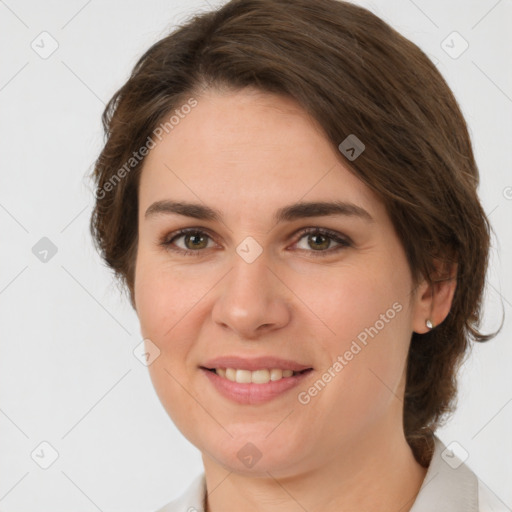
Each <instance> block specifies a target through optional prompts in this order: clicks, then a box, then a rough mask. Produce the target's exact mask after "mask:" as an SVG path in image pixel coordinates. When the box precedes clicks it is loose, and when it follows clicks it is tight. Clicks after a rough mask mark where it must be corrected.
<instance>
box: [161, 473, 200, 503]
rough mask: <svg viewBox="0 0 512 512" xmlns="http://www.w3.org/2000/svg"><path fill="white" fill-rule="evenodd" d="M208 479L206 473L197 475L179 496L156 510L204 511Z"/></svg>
mask: <svg viewBox="0 0 512 512" xmlns="http://www.w3.org/2000/svg"><path fill="white" fill-rule="evenodd" d="M205 496H206V480H205V475H204V473H200V474H199V475H197V476H196V477H195V478H194V480H193V481H192V483H191V484H190V485H189V486H188V487H187V489H186V490H185V491H184V492H183V494H181V495H180V496H179V497H178V498H176V499H174V500H173V501H171V502H170V503H167V505H165V506H164V507H162V508H159V509H158V510H157V511H156V512H204V499H205Z"/></svg>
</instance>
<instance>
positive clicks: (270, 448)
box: [135, 90, 425, 476]
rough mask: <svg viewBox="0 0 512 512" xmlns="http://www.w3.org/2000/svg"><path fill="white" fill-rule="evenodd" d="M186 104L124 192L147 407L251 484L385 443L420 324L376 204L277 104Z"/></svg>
mask: <svg viewBox="0 0 512 512" xmlns="http://www.w3.org/2000/svg"><path fill="white" fill-rule="evenodd" d="M197 100H198V103H197V106H195V107H194V108H191V109H190V112H189V113H188V114H187V115H183V116H182V117H180V120H179V123H177V124H175V125H174V128H173V129H172V130H171V131H169V133H168V134H165V132H164V136H163V137H162V139H161V141H160V142H158V143H157V144H156V146H155V147H154V148H153V149H152V150H151V151H150V153H149V155H148V156H147V158H146V161H145V163H144V169H143V172H142V176H141V182H140V189H139V242H138V244H139V245H138V252H137V263H136V276H135V304H136V310H137V314H138V317H139V319H140V324H141V332H142V335H143V337H144V338H146V339H148V340H151V343H150V342H147V343H148V347H149V351H150V352H153V353H154V352H155V351H156V352H158V351H157V350H156V349H155V347H154V346H155V345H156V347H158V350H159V351H160V355H159V356H158V357H157V358H156V359H155V360H154V362H153V363H152V364H151V365H150V366H149V370H150V374H151V378H152V381H153V383H154V386H155V389H156V391H157V393H158V395H159V397H160V400H161V402H162V404H163V406H164V407H165V409H166V410H167V412H168V414H169V415H170V417H171V418H172V420H173V421H174V422H175V424H176V426H177V427H178V428H179V430H180V431H181V432H182V433H183V434H184V435H185V437H187V438H188V439H189V440H190V441H191V442H192V443H193V444H194V445H196V446H197V447H198V448H199V449H200V450H201V451H202V453H203V457H207V458H209V460H215V461H216V462H217V463H219V464H220V465H222V466H224V467H225V468H228V469H229V470H233V471H238V472H247V473H249V472H250V473H253V474H258V473H259V474H263V472H265V471H272V472H273V474H274V475H282V476H284V475H291V474H295V473H297V472H299V471H306V470H309V469H311V468H314V467H320V466H321V465H322V464H325V463H326V461H327V460H329V459H331V458H333V457H337V456H340V454H344V455H346V456H350V455H349V454H352V455H353V456H357V450H358V449H360V448H361V444H360V441H361V440H365V441H364V442H382V441H383V440H384V439H383V436H386V435H388V434H389V433H390V432H391V431H394V432H400V433H401V432H402V399H401V394H402V393H403V385H404V369H405V363H406V358H407V351H408V347H409V341H410V337H411V334H412V331H413V330H418V329H417V327H419V329H420V330H421V327H420V326H421V325H422V324H423V323H424V321H425V318H424V316H422V317H421V318H420V312H419V308H418V304H417V302H418V299H416V297H415V294H412V290H413V287H414V285H413V282H412V278H411V274H410V270H409V267H408V264H407V260H406V256H405V253H404V251H403V248H402V246H401V244H400V242H399V239H398V238H397V235H396V233H395V231H394V229H393V226H392V224H391V221H390V219H389V217H388V215H387V213H386V211H385V208H384V206H383V204H382V203H381V202H380V201H379V200H378V198H377V197H376V195H374V193H373V192H372V191H371V190H370V189H369V188H368V187H367V186H366V185H364V184H363V183H362V182H361V181H360V180H359V179H358V178H356V177H355V176H354V175H353V174H351V173H350V172H349V171H348V170H347V169H346V167H345V165H344V164H345V160H344V156H342V155H341V153H339V152H338V151H337V149H336V148H333V147H332V145H331V144H330V143H329V142H328V140H327V139H326V138H325V136H324V135H323V133H322V132H321V131H320V130H319V129H318V128H317V127H316V125H315V124H314V123H313V121H312V120H311V119H310V118H309V117H308V116H307V115H306V114H305V113H304V111H302V110H301V109H300V107H299V106H298V105H297V104H296V103H294V102H293V101H292V100H291V99H286V98H283V97H280V96H274V95H270V94H265V93H259V92H256V91H249V90H245V91H239V92H230V93H219V92H209V93H208V94H205V95H204V96H201V97H200V98H197ZM186 110H187V111H188V110H189V109H186ZM347 135H348V134H347ZM355 135H357V134H355ZM340 142H341V141H340ZM362 142H363V143H364V144H371V141H366V140H365V141H362ZM333 202H337V203H338V205H340V208H339V209H338V210H337V211H335V210H334V209H333V208H331V209H329V208H328V207H323V208H322V207H320V206H317V207H316V208H315V207H314V206H311V207H307V204H309V203H333ZM155 203H156V205H155ZM171 203H180V204H181V207H180V211H181V214H179V213H176V211H177V210H178V209H179V208H177V207H172V205H171ZM186 204H188V205H192V204H194V205H197V206H194V207H192V206H189V207H188V208H185V207H184V205H186ZM297 204H303V205H306V206H303V207H302V208H301V207H297V206H293V205H297ZM343 204H344V206H343ZM211 210H213V211H216V212H217V215H218V218H214V216H212V215H207V214H208V213H209V212H210V211H211ZM326 214H327V215H326ZM190 228H193V229H192V230H191V231H192V233H188V234H187V233H185V234H179V233H177V232H178V231H179V230H182V229H190ZM315 231H317V232H316V233H315ZM318 231H319V232H318ZM326 231H328V232H329V233H330V234H328V233H326ZM166 244H167V245H166ZM186 251H188V252H186ZM218 358H225V360H224V361H221V360H218V361H214V359H218ZM233 358H239V360H233ZM256 358H273V359H275V358H279V359H281V360H283V361H275V360H274V361H271V360H267V361H265V360H259V361H256ZM206 368H209V369H211V368H220V372H219V373H220V375H217V374H216V373H214V372H213V371H210V370H208V369H206ZM226 368H232V370H228V371H227V375H226V376H223V375H224V374H223V371H222V370H224V369H226ZM250 368H252V369H254V370H256V369H260V370H263V371H259V372H254V373H252V372H250V371H248V370H249V369H250ZM273 369H274V371H271V372H268V373H267V372H266V371H265V370H273ZM283 369H284V370H287V369H288V370H290V369H291V370H292V371H293V370H294V369H295V371H299V370H301V369H310V370H308V371H306V372H304V373H302V374H300V375H298V376H295V374H294V375H293V376H291V377H289V376H287V375H288V373H289V372H284V376H283V377H282V378H281V379H279V377H280V376H281V375H282V372H279V370H283ZM234 370H240V371H236V372H235V371H234ZM276 370H277V371H276ZM228 377H231V378H234V379H235V380H239V381H242V382H239V383H237V382H232V381H231V380H229V379H228ZM269 378H271V379H277V380H270V382H267V383H265V381H267V380H268V379H269ZM247 381H250V383H248V382H247ZM371 440H373V441H371Z"/></svg>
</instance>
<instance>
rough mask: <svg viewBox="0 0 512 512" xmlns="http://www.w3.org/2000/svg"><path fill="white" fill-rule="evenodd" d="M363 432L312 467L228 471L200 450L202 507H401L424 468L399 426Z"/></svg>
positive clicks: (263, 510) (333, 510)
mask: <svg viewBox="0 0 512 512" xmlns="http://www.w3.org/2000/svg"><path fill="white" fill-rule="evenodd" d="M394 432H395V435H393V436H392V435H391V434H389V433H387V432H386V435H383V433H382V431H380V433H379V435H368V434H367V433H363V434H362V435H360V436H359V438H358V439H356V440H352V441H351V442H350V443H346V446H344V448H343V450H342V451H340V452H338V453H337V454H335V456H333V457H332V459H330V460H325V461H322V463H321V464H318V465H317V466H316V467H314V469H309V470H307V471H302V472H300V471H297V472H294V473H293V474H292V473H289V474H288V475H287V476H281V474H280V476H277V477H276V476H275V474H274V475H272V471H266V472H265V473H264V474H265V475H266V476H260V475H258V477H253V476H247V475H242V474H239V473H235V472H230V471H227V470H226V469H224V468H223V467H222V466H220V465H219V464H218V463H217V462H216V461H215V460H214V459H212V458H210V457H208V456H205V455H204V454H203V463H204V467H205V477H206V486H207V490H208V493H207V494H208V497H207V500H206V501H207V504H206V512H222V511H225V510H244V511H246V512H270V511H275V510H276V509H278V510H279V511H280V512H292V511H293V512H297V511H298V510H300V509H302V510H307V511H308V512H320V511H322V512H340V511H342V512H349V511H350V512H355V511H360V510H365V511H366V512H377V511H378V512H388V511H389V512H396V511H397V510H400V512H407V511H409V510H410V508H411V507H412V506H413V503H414V501H415V499H416V496H417V494H418V491H419V489H420V487H421V484H422V483H423V480H424V478H425V475H426V472H427V469H426V468H424V467H422V466H421V465H420V464H419V463H418V462H416V460H415V458H414V455H413V453H412V450H411V449H410V447H409V445H408V443H407V441H406V440H405V437H404V435H403V432H402V430H401V429H396V428H395V429H394Z"/></svg>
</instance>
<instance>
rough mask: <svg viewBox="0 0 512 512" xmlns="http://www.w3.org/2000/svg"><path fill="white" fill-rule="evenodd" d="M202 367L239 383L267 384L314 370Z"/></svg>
mask: <svg viewBox="0 0 512 512" xmlns="http://www.w3.org/2000/svg"><path fill="white" fill-rule="evenodd" d="M201 368H203V369H204V370H208V371H210V372H212V373H215V374H217V375H218V376H219V377H221V378H223V379H226V380H229V381H231V382H238V383H239V384H251V383H252V384H267V383H269V382H276V381H280V380H282V379H287V378H290V377H295V376H297V375H301V374H304V373H307V372H310V371H312V368H306V369H305V370H302V371H293V370H282V369H280V368H261V369H259V370H254V371H251V370H241V369H237V368H204V367H201Z"/></svg>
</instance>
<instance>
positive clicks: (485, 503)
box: [478, 479, 510, 512]
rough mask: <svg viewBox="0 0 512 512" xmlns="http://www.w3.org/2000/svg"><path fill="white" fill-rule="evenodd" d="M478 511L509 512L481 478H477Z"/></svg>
mask: <svg viewBox="0 0 512 512" xmlns="http://www.w3.org/2000/svg"><path fill="white" fill-rule="evenodd" d="M478 512H510V508H509V507H508V506H507V505H505V503H504V502H503V501H501V499H499V498H498V496H496V494H494V492H493V491H491V489H489V487H487V485H485V484H484V483H483V482H482V480H480V479H479V480H478Z"/></svg>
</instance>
